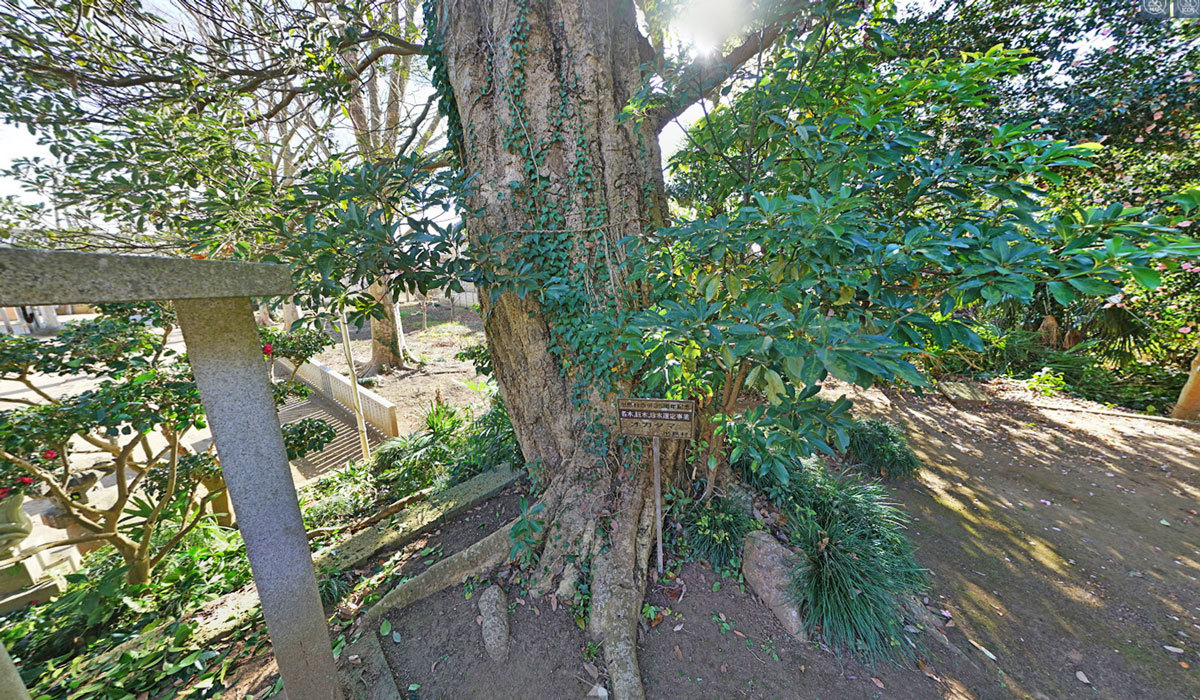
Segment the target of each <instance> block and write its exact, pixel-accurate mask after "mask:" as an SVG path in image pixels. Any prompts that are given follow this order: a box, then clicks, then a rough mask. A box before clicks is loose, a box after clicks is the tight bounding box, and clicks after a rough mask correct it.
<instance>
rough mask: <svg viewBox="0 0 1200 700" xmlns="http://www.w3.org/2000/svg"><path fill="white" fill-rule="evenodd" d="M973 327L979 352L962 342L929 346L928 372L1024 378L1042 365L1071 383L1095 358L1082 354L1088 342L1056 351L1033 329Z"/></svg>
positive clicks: (936, 374)
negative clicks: (934, 346)
mask: <svg viewBox="0 0 1200 700" xmlns="http://www.w3.org/2000/svg"><path fill="white" fill-rule="evenodd" d="M975 330H976V331H977V332H978V333H979V337H980V340H981V341H982V342H983V350H982V351H976V350H971V349H969V348H966V347H964V346H962V345H954V346H952V347H949V348H932V349H930V350H929V352H928V356H927V358H926V360H925V365H926V368H927V369H928V371H929V372H930V374H932V375H933V376H944V375H966V376H973V377H998V376H1004V377H1012V378H1014V379H1028V378H1030V377H1032V376H1033V375H1034V374H1035V373H1036V372H1038V371H1040V370H1042V369H1043V368H1049V369H1050V370H1051V371H1053V372H1057V373H1058V374H1060V375H1062V376H1063V377H1064V378H1065V379H1066V380H1067V381H1068V382H1074V381H1077V380H1079V379H1082V377H1083V374H1084V372H1085V371H1086V370H1087V368H1088V367H1090V366H1092V365H1093V364H1095V360H1093V359H1092V358H1091V357H1089V356H1088V355H1087V354H1086V351H1087V350H1088V349H1089V347H1090V345H1089V344H1088V343H1083V344H1081V345H1077V346H1075V347H1074V348H1072V349H1070V350H1057V349H1054V348H1049V347H1046V346H1045V344H1043V342H1042V338H1041V335H1040V334H1039V333H1037V332H1036V331H1024V330H1008V331H1003V330H1000V329H999V328H997V327H995V326H991V325H986V324H984V325H980V326H978V327H976V329H975Z"/></svg>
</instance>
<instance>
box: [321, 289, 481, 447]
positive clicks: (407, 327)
mask: <svg viewBox="0 0 1200 700" xmlns="http://www.w3.org/2000/svg"><path fill="white" fill-rule="evenodd" d="M397 311H398V312H399V313H400V314H401V315H402V316H403V323H404V339H405V342H407V343H408V349H409V352H411V353H412V354H413V356H415V357H416V358H417V359H418V360H420V361H421V362H422V366H421V368H420V369H417V370H407V371H392V372H389V373H387V374H379V375H376V376H375V377H373V378H372V380H373V384H372V385H371V386H370V389H371V391H374V392H375V393H377V394H379V395H380V396H382V397H384V398H385V399H387V400H388V401H391V402H392V403H394V404H396V406H398V407H399V409H400V412H399V413H400V431H401V432H402V433H409V432H413V431H416V430H418V429H419V428H420V427H421V426H422V424H423V420H424V417H425V414H426V413H428V412H429V407H430V405H431V404H432V403H433V402H434V399H435V398H436V397H437V395H438V394H439V393H440V394H441V397H442V400H443V401H446V402H447V403H450V404H453V405H455V406H461V407H467V408H471V409H472V410H476V411H478V410H479V409H481V408H486V406H487V396H486V395H485V394H484V392H482V391H481V390H480V388H479V385H480V384H481V383H482V382H483V379H484V378H483V377H481V376H479V375H478V374H477V373H476V372H475V366H474V365H472V364H471V363H470V362H464V361H462V360H457V359H455V357H454V356H455V354H457V353H458V352H459V351H461V350H463V349H465V348H467V347H470V346H472V345H477V344H480V343H482V342H483V321H482V320H481V319H480V318H479V314H478V313H476V312H475V311H474V310H473V309H471V308H464V307H462V306H458V307H456V308H455V309H451V308H450V306H449V304H448V303H447V302H446V301H444V300H443V301H440V302H438V303H433V302H430V303H429V305H428V307H427V313H426V316H425V323H424V326H425V327H424V329H423V328H422V314H421V305H420V304H419V303H416V302H413V303H410V304H400V305H399V307H398V309H397ZM351 330H352V331H353V332H352V333H351V335H350V346H351V350H352V352H353V354H354V362H355V364H356V365H358V366H360V367H361V366H363V365H365V364H366V363H367V362H368V361H369V360H370V359H371V329H370V327H368V326H366V325H364V326H363V328H361V329H358V330H355V329H353V328H352V329H351ZM335 340H336V341H337V343H336V344H335V345H334V346H333V347H330V348H327V349H326V350H325V351H324V352H322V353H320V354H318V355H317V356H316V357H315V358H314V359H315V360H316V361H317V362H320V363H321V364H323V365H327V366H329V367H332V368H333V369H335V370H338V371H340V372H342V373H345V372H346V355H345V352H344V351H343V350H342V343H341V336H337V337H336V338H335ZM472 384H474V385H475V386H472Z"/></svg>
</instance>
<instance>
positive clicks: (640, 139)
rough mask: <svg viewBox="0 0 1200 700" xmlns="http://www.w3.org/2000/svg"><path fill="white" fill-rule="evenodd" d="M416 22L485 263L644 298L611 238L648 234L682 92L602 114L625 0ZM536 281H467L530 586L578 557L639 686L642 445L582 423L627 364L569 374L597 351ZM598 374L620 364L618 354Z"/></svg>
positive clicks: (441, 7)
mask: <svg viewBox="0 0 1200 700" xmlns="http://www.w3.org/2000/svg"><path fill="white" fill-rule="evenodd" d="M792 17H794V15H792ZM433 19H434V21H435V23H436V27H435V28H434V32H435V33H436V34H437V35H438V36H437V37H436V38H438V39H440V45H441V51H440V59H441V60H442V61H444V65H445V69H446V77H447V80H448V82H449V87H450V90H451V92H452V94H453V97H454V100H455V102H456V103H457V105H456V108H455V109H456V111H457V116H458V117H459V120H460V121H461V126H462V129H461V141H460V142H459V143H457V144H455V145H456V146H457V148H458V151H459V156H460V159H461V161H462V166H463V168H464V170H465V171H466V173H467V174H468V175H469V176H471V179H472V182H473V187H474V190H473V191H472V193H471V195H470V197H469V201H468V202H467V205H468V209H469V210H471V211H473V212H478V215H477V216H473V217H472V218H470V219H469V220H467V221H466V224H467V231H468V237H469V240H470V243H471V245H472V246H473V247H474V248H475V249H476V250H487V249H489V243H488V240H490V239H492V237H494V236H496V235H500V236H507V242H506V243H505V244H504V245H503V246H497V247H498V248H499V250H498V251H497V252H498V255H499V258H500V262H499V264H498V265H497V270H498V274H499V276H501V277H503V276H504V274H505V270H506V269H509V268H510V267H512V266H511V265H509V264H508V263H512V262H513V258H514V257H515V258H518V259H519V262H521V263H531V264H532V265H533V266H535V267H538V268H539V271H540V272H542V273H547V270H548V269H549V271H548V274H544V275H543V277H542V278H541V280H542V281H541V284H543V285H545V284H546V281H545V280H547V279H550V278H551V277H550V276H554V277H553V279H555V280H562V282H560V284H565V285H566V286H567V287H569V288H570V289H571V290H573V292H574V293H576V294H577V296H575V297H572V299H573V300H574V302H578V303H581V304H582V305H584V306H588V308H589V309H590V310H591V311H592V312H593V313H595V312H596V311H597V310H600V313H603V314H609V318H610V319H611V318H615V317H616V316H613V315H612V314H619V313H620V312H622V311H625V310H629V309H630V308H631V307H636V306H638V305H640V304H642V303H645V302H644V300H645V298H646V297H645V295H644V293H643V290H642V289H641V288H639V287H638V286H637V285H636V284H635V283H634V282H632V281H631V280H629V279H628V274H629V269H628V266H626V265H624V263H625V262H626V249H625V248H624V247H623V246H622V244H621V242H622V240H623V239H626V238H627V237H632V240H641V241H645V242H649V240H650V238H651V237H652V236H653V233H654V231H655V229H656V227H658V226H660V225H662V224H663V223H664V218H665V212H666V203H665V196H664V192H663V178H662V163H661V154H660V152H659V147H658V139H657V132H658V129H659V128H660V126H661V124H662V123H663V122H664V121H665V120H667V119H670V118H673V117H674V116H675V115H677V114H678V113H679V112H680V111H682V109H683V108H684V107H685V106H686V103H687V102H689V101H694V99H695V98H696V95H693V96H692V97H691V98H690V99H689V98H688V97H687V96H686V95H683V96H682V98H681V99H680V100H679V101H675V100H672V102H671V103H670V104H667V105H666V106H665V107H663V108H661V110H660V112H657V113H655V114H652V115H651V117H650V118H648V119H647V120H646V121H645V122H643V123H642V124H641V125H640V126H639V125H637V124H635V123H634V122H633V121H632V120H627V121H622V120H620V119H619V118H618V115H619V114H620V113H621V111H622V108H624V107H625V106H626V105H627V104H628V103H629V101H630V99H631V98H632V97H633V96H634V95H635V93H636V92H637V91H638V90H639V89H640V87H641V86H642V83H643V79H644V75H643V73H642V67H643V66H644V65H647V64H651V63H652V62H653V61H654V50H653V48H652V47H651V45H650V43H649V42H648V41H647V40H646V39H645V38H644V37H643V36H642V35H641V34H640V32H639V30H638V23H637V16H636V12H635V9H634V5H633V2H632V1H631V0H583V1H580V0H504V1H500V0H441V1H440V2H439V3H438V4H437V6H436V17H435V18H433ZM781 21H784V22H786V21H788V20H787V19H784V20H781ZM779 31H780V25H773V26H770V27H768V28H766V29H764V30H762V31H760V32H758V33H756V34H755V35H754V36H753V37H752V38H750V39H747V41H746V42H744V43H743V44H742V45H741V46H739V47H737V48H735V49H734V50H733V51H732V52H731V53H730V54H728V55H727V56H726V57H724V60H721V59H718V61H717V63H718V64H722V65H723V66H724V67H725V68H724V69H722V68H716V69H714V70H710V69H709V68H705V67H698V68H697V69H696V71H694V73H689V75H691V76H692V77H694V78H695V81H694V82H696V83H697V85H698V89H697V90H696V91H695V92H696V93H700V92H704V93H705V94H707V93H708V92H709V91H710V90H711V89H712V88H713V86H714V85H715V84H719V83H720V81H721V80H722V79H723V78H724V77H725V76H727V75H728V68H729V67H730V66H734V67H736V66H737V65H740V64H741V63H742V62H744V61H745V60H747V59H748V58H750V57H751V56H753V55H754V54H755V53H756V52H758V51H759V50H761V49H762V48H764V47H765V46H766V45H769V44H770V43H771V42H772V41H773V40H774V39H775V37H777V36H778V34H779ZM702 74H703V75H702ZM701 78H703V80H701ZM540 294H541V292H537V293H534V292H531V293H528V294H525V295H524V296H520V295H518V294H517V293H515V292H513V291H504V292H503V293H501V294H500V295H499V296H498V297H497V298H496V299H494V300H493V299H492V295H491V294H490V293H489V289H488V288H487V287H486V285H481V293H480V295H479V299H480V306H481V309H482V311H483V315H484V330H485V334H486V336H487V341H488V347H489V350H490V352H491V357H492V364H493V367H494V372H495V376H496V379H497V382H498V384H499V390H500V394H501V396H502V397H503V399H504V404H505V406H506V407H507V409H508V412H509V416H510V418H511V419H512V423H513V427H514V429H515V431H516V435H517V439H518V440H519V442H520V444H521V449H522V452H523V453H524V455H525V458H526V460H527V461H528V462H529V464H531V465H532V467H531V468H532V469H533V470H534V472H535V474H536V475H537V477H538V481H539V482H540V483H541V484H544V485H545V490H544V492H543V494H542V503H543V504H544V505H545V506H546V509H545V511H544V514H545V515H544V519H545V521H546V523H547V527H546V534H545V537H544V538H543V543H542V551H541V555H540V560H539V563H538V567H537V575H538V577H539V580H538V584H537V587H536V590H538V591H540V592H548V591H551V590H556V591H557V593H558V595H559V596H560V597H562V598H567V599H570V598H571V597H572V596H573V595H574V594H575V591H576V585H577V583H578V582H579V577H580V576H581V574H582V572H581V567H580V566H579V564H580V563H582V562H585V561H590V575H591V592H592V598H591V605H592V607H591V614H590V620H589V632H590V633H591V634H592V635H593V636H594V637H596V638H598V639H600V640H601V641H602V642H603V648H604V656H605V663H606V665H607V667H608V671H609V675H610V678H611V680H612V690H613V692H614V695H615V696H616V697H617V698H620V699H622V700H624V699H625V698H642V697H644V692H643V689H642V685H641V674H640V671H639V669H638V662H637V652H636V648H637V645H636V643H637V630H638V624H637V623H638V617H639V612H640V606H641V602H642V598H643V592H644V588H645V585H646V581H647V562H648V559H649V555H650V551H651V542H652V534H653V526H654V494H653V492H652V482H653V479H652V476H651V473H650V471H651V470H650V469H649V468H648V465H647V464H646V457H645V456H644V455H643V456H641V457H636V458H635V457H631V456H629V455H631V454H634V453H632V452H625V453H624V454H625V455H626V456H625V457H621V455H622V454H623V453H622V451H621V449H619V448H618V446H617V444H616V442H615V438H614V437H613V435H612V432H604V431H600V432H599V433H598V432H597V430H596V426H597V425H601V426H608V427H610V428H611V427H612V426H613V425H615V410H614V408H613V402H614V399H615V398H616V396H617V395H618V394H623V393H624V394H626V395H628V393H629V392H630V391H631V390H632V389H633V378H629V377H625V378H621V379H618V380H616V381H615V382H614V383H609V382H607V381H606V382H592V383H589V384H587V385H586V386H582V387H581V386H579V385H577V384H576V381H575V379H574V377H575V376H578V375H576V374H575V372H576V371H577V369H578V367H579V365H587V366H588V367H589V369H590V371H592V372H593V373H594V372H596V371H603V372H604V373H607V372H608V370H609V367H607V366H604V367H599V364H598V363H597V361H596V360H597V358H598V357H609V356H608V355H602V354H601V353H592V351H591V350H590V349H589V348H585V347H580V346H579V345H575V346H574V349H572V344H571V342H570V338H565V337H561V336H565V335H567V332H561V331H558V330H556V329H561V328H563V327H564V326H565V325H567V324H568V323H569V322H571V321H572V317H571V316H569V315H568V314H569V313H570V309H568V308H567V307H566V306H564V305H563V304H562V302H560V301H556V300H554V297H548V298H543V297H541V296H540ZM580 300H582V301H580ZM556 305H558V306H556ZM556 309H557V310H556ZM574 320H578V319H574ZM597 342H599V343H603V342H604V341H603V340H600V341H597ZM589 362H590V363H591V364H590V365H589V364H588V363H589ZM612 372H613V375H612V376H613V377H620V367H619V363H613V366H612ZM590 376H595V375H594V374H593V375H590ZM597 443H599V449H598V448H597ZM664 447H665V448H666V449H665V450H664V452H663V455H662V456H663V459H662V463H663V472H664V473H663V479H664V481H665V482H667V483H670V482H671V481H673V480H675V478H676V476H677V475H678V474H679V473H680V471H681V467H682V465H683V462H684V460H683V446H682V445H681V444H680V442H679V441H667V444H666V445H664ZM645 452H646V453H648V452H649V450H645Z"/></svg>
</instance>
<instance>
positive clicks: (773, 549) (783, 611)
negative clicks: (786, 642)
mask: <svg viewBox="0 0 1200 700" xmlns="http://www.w3.org/2000/svg"><path fill="white" fill-rule="evenodd" d="M794 566H795V555H794V554H793V553H792V551H791V550H790V549H788V548H787V547H785V546H783V545H782V544H780V543H779V541H778V540H776V539H775V538H774V537H772V536H771V533H769V532H766V531H765V530H755V531H754V532H751V533H750V534H749V535H747V536H746V551H745V555H744V556H743V557H742V575H743V576H745V577H746V583H748V584H750V589H751V590H753V591H754V594H755V595H757V596H758V597H759V598H761V599H762V601H763V602H764V603H766V605H767V607H768V608H769V609H770V610H771V612H773V613H775V617H777V618H779V622H780V623H782V624H783V628H784V629H785V630H786V631H787V633H788V634H790V635H792V636H793V637H795V638H796V639H799V640H800V641H802V642H807V641H808V636H807V635H806V634H805V633H804V619H803V618H801V617H800V608H799V606H798V605H797V604H796V601H795V600H794V599H793V597H792V594H791V592H790V591H789V586H790V579H791V572H792V567H794Z"/></svg>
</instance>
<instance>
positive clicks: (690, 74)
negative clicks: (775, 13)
mask: <svg viewBox="0 0 1200 700" xmlns="http://www.w3.org/2000/svg"><path fill="white" fill-rule="evenodd" d="M784 8H785V9H784V10H783V12H782V14H781V15H780V16H779V17H777V18H776V19H775V20H774V21H772V22H770V23H769V24H767V25H766V26H765V27H763V28H762V29H760V30H758V31H756V32H754V33H752V34H751V35H750V36H748V37H746V40H745V41H743V42H742V43H741V44H739V45H738V46H736V47H734V48H733V49H732V50H730V51H729V53H727V54H725V55H724V56H722V57H721V58H720V59H718V60H717V61H715V62H713V63H712V64H709V62H708V61H706V60H705V59H703V58H699V59H696V60H695V61H692V63H691V64H690V65H688V66H687V67H686V68H684V69H683V77H682V78H681V79H680V80H679V81H678V85H680V86H681V87H683V88H684V89H683V91H682V92H677V93H676V94H673V95H671V96H669V98H668V100H667V103H666V104H664V105H661V106H659V107H656V108H654V109H652V110H650V111H649V113H648V114H647V117H648V118H649V121H650V123H651V124H653V125H654V130H655V132H658V131H661V130H662V128H663V127H664V126H666V125H667V124H668V123H669V122H670V121H671V120H672V119H675V118H676V117H678V116H679V115H680V114H683V112H684V110H686V109H687V108H688V107H691V106H692V105H693V104H694V103H696V102H697V101H699V100H703V99H707V98H708V97H709V96H711V95H712V94H713V92H715V91H716V90H717V88H719V87H721V85H722V84H724V83H725V81H726V80H728V79H729V77H730V76H732V75H733V74H734V72H735V71H737V69H739V68H741V67H742V65H743V64H744V63H746V61H749V60H750V59H752V58H754V57H755V56H757V55H758V54H759V53H761V52H762V51H766V50H767V49H768V48H770V47H771V45H772V44H774V43H775V40H776V39H778V38H779V36H780V35H781V34H783V30H784V29H786V28H787V26H788V25H789V24H791V23H792V22H794V21H795V20H796V18H797V17H799V16H800V13H801V10H802V9H803V7H802V6H801V3H797V2H787V3H785V4H784ZM805 28H807V27H805ZM693 86H694V89H693Z"/></svg>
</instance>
